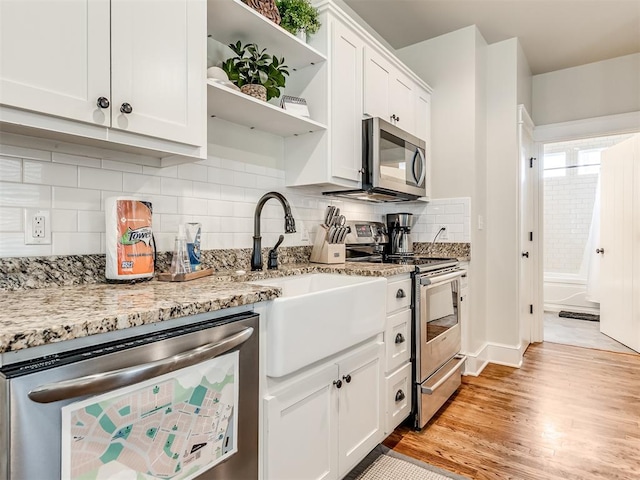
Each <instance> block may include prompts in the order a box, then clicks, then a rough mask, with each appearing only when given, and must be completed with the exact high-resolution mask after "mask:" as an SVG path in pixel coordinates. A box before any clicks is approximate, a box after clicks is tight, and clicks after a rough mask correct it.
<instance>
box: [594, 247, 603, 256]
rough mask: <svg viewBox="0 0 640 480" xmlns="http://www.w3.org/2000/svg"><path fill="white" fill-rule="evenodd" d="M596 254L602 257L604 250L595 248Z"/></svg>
mask: <svg viewBox="0 0 640 480" xmlns="http://www.w3.org/2000/svg"><path fill="white" fill-rule="evenodd" d="M596 253H601V254H603V255H604V248H596Z"/></svg>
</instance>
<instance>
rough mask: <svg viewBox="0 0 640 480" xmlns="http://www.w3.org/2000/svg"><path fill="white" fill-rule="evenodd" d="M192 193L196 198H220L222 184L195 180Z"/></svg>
mask: <svg viewBox="0 0 640 480" xmlns="http://www.w3.org/2000/svg"><path fill="white" fill-rule="evenodd" d="M192 195H193V196H194V197H195V198H206V199H208V200H217V199H219V198H220V185H215V184H213V183H205V182H193V192H192Z"/></svg>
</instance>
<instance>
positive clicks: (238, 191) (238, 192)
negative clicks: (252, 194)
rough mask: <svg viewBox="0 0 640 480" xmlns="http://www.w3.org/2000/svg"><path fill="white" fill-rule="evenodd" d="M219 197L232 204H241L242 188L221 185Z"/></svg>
mask: <svg viewBox="0 0 640 480" xmlns="http://www.w3.org/2000/svg"><path fill="white" fill-rule="evenodd" d="M220 196H221V197H222V198H224V199H226V200H229V201H232V202H242V201H244V188H242V187H233V186H230V185H221V186H220Z"/></svg>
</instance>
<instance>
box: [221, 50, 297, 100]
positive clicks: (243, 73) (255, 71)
mask: <svg viewBox="0 0 640 480" xmlns="http://www.w3.org/2000/svg"><path fill="white" fill-rule="evenodd" d="M229 48H230V49H231V50H232V51H233V53H234V54H235V56H233V57H231V58H228V59H226V60H225V61H224V62H223V63H222V69H223V70H224V71H225V73H226V74H227V76H228V77H229V80H230V81H231V82H233V83H235V84H236V85H237V86H238V87H240V90H241V91H242V92H243V93H245V94H247V95H251V96H252V97H255V98H259V99H260V100H265V101H266V100H270V99H272V98H274V97H276V98H277V97H279V96H280V89H281V88H284V86H285V75H289V71H288V70H287V69H288V68H289V67H287V66H286V65H285V64H284V58H280V59H278V57H276V56H271V55H269V54H268V53H266V50H267V49H266V48H263V49H262V50H261V49H260V48H259V47H258V46H257V45H256V44H255V43H248V44H246V45H244V46H243V45H242V43H241V42H240V41H238V42H237V43H235V44H233V43H230V44H229Z"/></svg>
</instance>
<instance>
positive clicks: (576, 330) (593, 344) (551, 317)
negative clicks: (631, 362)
mask: <svg viewBox="0 0 640 480" xmlns="http://www.w3.org/2000/svg"><path fill="white" fill-rule="evenodd" d="M544 341H545V342H551V343H560V344H563V345H575V346H577V347H586V348H596V349H598V350H608V351H610V352H622V353H636V352H634V351H633V350H631V349H630V348H627V347H625V346H624V345H622V344H621V343H619V342H616V341H615V340H614V339H613V338H611V337H608V336H606V335H605V334H603V333H600V322H591V321H588V320H577V319H574V318H563V317H559V316H558V313H557V312H544Z"/></svg>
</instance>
